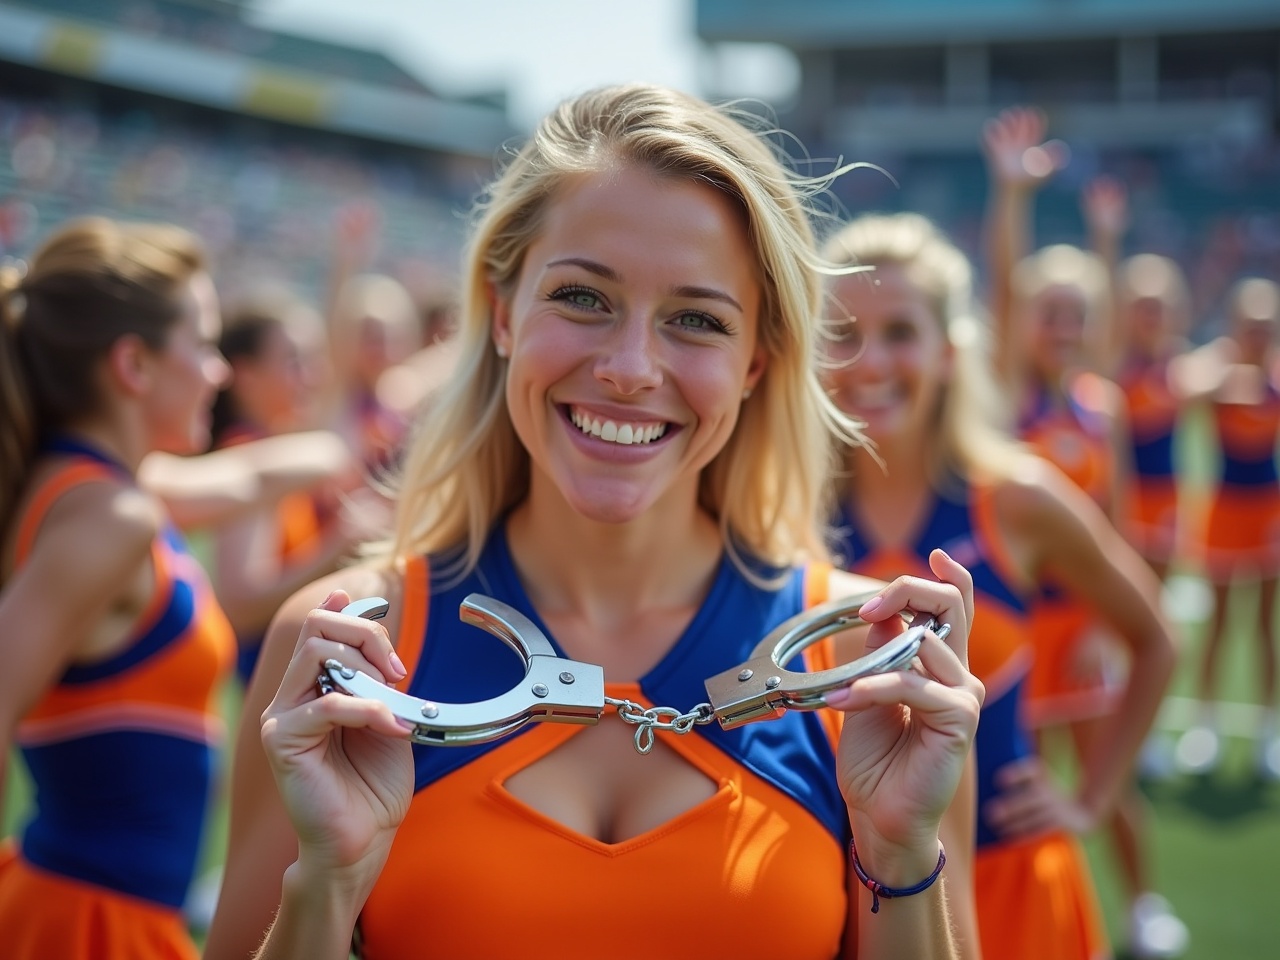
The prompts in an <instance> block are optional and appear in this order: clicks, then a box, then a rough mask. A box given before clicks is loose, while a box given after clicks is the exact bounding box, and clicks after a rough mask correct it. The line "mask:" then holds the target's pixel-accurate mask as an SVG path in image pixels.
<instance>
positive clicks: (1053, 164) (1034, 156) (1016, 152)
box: [982, 107, 1070, 190]
mask: <svg viewBox="0 0 1280 960" xmlns="http://www.w3.org/2000/svg"><path fill="white" fill-rule="evenodd" d="M1044 136H1045V118H1044V114H1043V113H1041V112H1040V111H1039V110H1036V109H1034V108H1032V107H1012V108H1010V109H1008V110H1003V111H1001V112H1000V114H999V115H998V116H995V117H992V118H991V119H990V120H988V121H987V122H986V123H985V124H983V127H982V148H983V152H984V153H985V154H986V158H987V169H988V171H989V173H990V175H991V179H992V180H993V181H994V182H995V183H997V184H999V185H1000V186H1003V187H1010V188H1023V189H1028V190H1034V189H1038V188H1039V187H1040V186H1041V185H1042V184H1043V183H1044V182H1045V181H1047V180H1048V179H1049V178H1050V177H1052V176H1053V175H1054V174H1055V173H1057V172H1058V171H1059V170H1061V169H1062V168H1063V167H1065V166H1066V165H1067V160H1068V159H1069V158H1070V151H1069V150H1068V149H1067V145H1066V144H1065V143H1063V142H1062V141H1061V140H1045V138H1044Z"/></svg>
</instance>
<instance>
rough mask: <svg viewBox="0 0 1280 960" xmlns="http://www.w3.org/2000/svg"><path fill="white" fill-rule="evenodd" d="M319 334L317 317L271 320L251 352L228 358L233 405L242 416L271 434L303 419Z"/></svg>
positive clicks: (311, 403) (312, 389) (309, 404)
mask: <svg viewBox="0 0 1280 960" xmlns="http://www.w3.org/2000/svg"><path fill="white" fill-rule="evenodd" d="M321 336H322V334H321V333H320V331H319V328H318V321H316V322H315V323H313V322H312V321H311V319H310V318H308V317H307V316H306V315H303V314H299V315H297V316H295V317H290V318H289V319H288V320H287V321H285V322H281V323H275V324H272V325H271V326H270V327H269V328H268V329H267V331H266V333H265V334H264V336H263V340H262V344H261V347H260V349H259V350H258V353H257V354H256V355H254V356H251V357H240V358H237V359H236V360H235V361H234V362H233V364H232V369H233V371H234V378H233V389H234V390H235V396H236V406H237V407H238V409H239V410H240V412H241V413H242V414H243V415H244V416H245V417H246V418H247V419H249V420H250V421H252V422H253V423H255V424H257V425H258V426H260V427H261V428H262V429H264V430H266V431H267V432H268V433H273V434H274V433H286V432H288V431H290V430H298V429H300V428H302V427H305V426H306V425H307V424H308V422H309V420H310V418H311V416H312V415H313V414H314V413H315V410H314V407H315V402H316V398H317V393H318V390H319V383H320V371H319V367H318V357H319V353H320V348H319V340H320V338H321Z"/></svg>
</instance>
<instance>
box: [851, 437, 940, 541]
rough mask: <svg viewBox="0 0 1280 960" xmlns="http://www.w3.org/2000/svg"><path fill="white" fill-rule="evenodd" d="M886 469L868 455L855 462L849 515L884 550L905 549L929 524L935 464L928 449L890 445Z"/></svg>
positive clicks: (884, 452)
mask: <svg viewBox="0 0 1280 960" xmlns="http://www.w3.org/2000/svg"><path fill="white" fill-rule="evenodd" d="M877 452H878V454H879V456H880V459H881V461H882V463H876V462H875V461H874V460H873V459H872V458H871V455H870V454H869V453H867V452H865V451H861V450H859V451H855V452H854V454H853V456H852V458H851V461H850V464H849V466H850V471H851V473H850V484H849V488H848V489H849V494H848V500H849V502H847V503H846V509H848V510H850V511H852V512H853V515H854V516H855V517H856V518H857V520H858V525H859V526H860V527H862V528H864V529H865V530H866V532H867V533H869V534H870V535H871V539H872V540H873V541H874V542H875V543H876V544H878V545H886V546H899V545H904V544H905V543H906V542H907V541H908V540H909V539H910V538H911V537H912V535H913V534H914V533H915V532H916V531H917V529H918V528H919V526H920V524H921V522H922V521H923V513H924V511H925V510H926V509H927V508H928V505H929V503H930V502H932V499H933V489H932V487H933V483H932V470H933V466H934V465H933V462H932V457H931V455H930V449H929V448H928V446H927V445H926V444H925V443H923V442H922V443H896V444H893V443H885V444H881V445H880V446H879V447H878V448H877Z"/></svg>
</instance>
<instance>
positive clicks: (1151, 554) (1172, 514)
mask: <svg viewBox="0 0 1280 960" xmlns="http://www.w3.org/2000/svg"><path fill="white" fill-rule="evenodd" d="M1118 384H1119V387H1120V389H1121V391H1122V392H1123V394H1124V402H1125V412H1126V416H1127V419H1128V423H1129V442H1130V450H1131V451H1132V461H1133V462H1132V472H1131V475H1130V477H1129V483H1128V489H1127V490H1126V491H1125V504H1124V523H1125V534H1126V535H1127V536H1128V538H1129V542H1130V543H1132V544H1133V545H1134V547H1135V548H1136V549H1137V551H1138V552H1139V553H1140V554H1142V556H1144V557H1146V558H1147V559H1148V560H1152V561H1155V562H1158V563H1168V562H1169V561H1170V560H1172V559H1173V555H1174V552H1175V550H1176V549H1177V546H1178V537H1177V531H1178V483H1177V475H1176V472H1175V470H1174V459H1173V445H1174V433H1175V431H1176V430H1177V426H1178V413H1179V403H1178V398H1177V397H1176V396H1175V395H1174V393H1173V391H1172V390H1171V389H1170V387H1169V363H1168V361H1167V360H1158V361H1153V362H1149V363H1139V362H1134V363H1130V364H1129V365H1128V366H1126V367H1125V369H1124V370H1123V371H1122V372H1121V375H1120V377H1119V380H1118Z"/></svg>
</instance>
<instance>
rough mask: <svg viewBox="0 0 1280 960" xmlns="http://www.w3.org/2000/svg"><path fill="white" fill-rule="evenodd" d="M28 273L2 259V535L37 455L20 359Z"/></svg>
mask: <svg viewBox="0 0 1280 960" xmlns="http://www.w3.org/2000/svg"><path fill="white" fill-rule="evenodd" d="M25 274H26V265H25V264H23V263H22V262H21V261H6V262H3V263H0V535H2V534H3V533H4V531H5V530H6V529H7V528H8V526H9V518H10V516H11V515H12V514H13V511H14V508H15V507H16V506H17V501H18V497H19V496H20V494H21V493H22V488H23V486H24V485H25V484H26V482H27V473H28V471H29V470H30V469H31V461H32V459H33V457H34V455H35V442H36V424H35V409H34V406H33V404H32V402H31V396H30V394H29V392H28V389H27V378H26V375H25V372H24V371H23V369H22V363H21V362H19V359H18V328H19V326H20V325H21V324H22V322H23V318H24V314H25V313H26V301H25V297H24V296H23V291H22V280H23V277H24V276H25Z"/></svg>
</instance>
